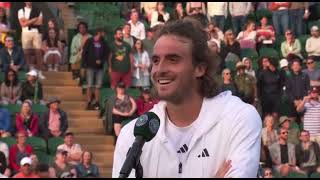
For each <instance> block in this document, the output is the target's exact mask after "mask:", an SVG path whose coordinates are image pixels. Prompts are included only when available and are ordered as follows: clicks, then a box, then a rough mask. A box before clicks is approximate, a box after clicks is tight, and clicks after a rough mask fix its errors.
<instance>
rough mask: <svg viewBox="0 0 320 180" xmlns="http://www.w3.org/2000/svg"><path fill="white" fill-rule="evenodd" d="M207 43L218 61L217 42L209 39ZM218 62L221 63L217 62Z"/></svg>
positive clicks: (219, 50) (218, 48) (218, 47)
mask: <svg viewBox="0 0 320 180" xmlns="http://www.w3.org/2000/svg"><path fill="white" fill-rule="evenodd" d="M207 43H208V46H209V49H210V50H211V51H212V53H214V54H216V55H217V56H218V57H219V59H220V56H219V53H220V52H221V49H220V46H218V44H217V42H216V41H215V40H214V39H211V40H209V41H207ZM219 62H221V61H220V60H219Z"/></svg>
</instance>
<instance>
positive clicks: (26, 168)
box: [13, 157, 40, 178]
mask: <svg viewBox="0 0 320 180" xmlns="http://www.w3.org/2000/svg"><path fill="white" fill-rule="evenodd" d="M31 164H32V160H31V158H29V157H24V158H23V159H21V161H20V166H21V168H20V170H19V173H17V174H16V175H14V176H13V178H40V177H39V176H38V175H37V174H35V173H34V171H33V169H32V166H31Z"/></svg>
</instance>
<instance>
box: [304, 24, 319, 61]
mask: <svg viewBox="0 0 320 180" xmlns="http://www.w3.org/2000/svg"><path fill="white" fill-rule="evenodd" d="M310 33H311V37H310V38H308V39H307V41H306V52H307V53H308V56H312V57H313V58H314V60H315V61H320V31H319V27H318V26H312V27H311V29H310Z"/></svg>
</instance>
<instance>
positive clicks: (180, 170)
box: [178, 162, 182, 174]
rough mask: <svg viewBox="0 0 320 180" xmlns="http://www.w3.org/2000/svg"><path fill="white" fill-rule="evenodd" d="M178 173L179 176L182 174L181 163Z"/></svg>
mask: <svg viewBox="0 0 320 180" xmlns="http://www.w3.org/2000/svg"><path fill="white" fill-rule="evenodd" d="M178 173H179V174H181V173H182V163H181V162H180V163H179V171H178Z"/></svg>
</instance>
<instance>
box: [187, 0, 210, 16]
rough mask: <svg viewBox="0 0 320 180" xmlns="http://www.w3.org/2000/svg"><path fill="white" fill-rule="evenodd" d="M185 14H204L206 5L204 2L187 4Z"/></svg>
mask: <svg viewBox="0 0 320 180" xmlns="http://www.w3.org/2000/svg"><path fill="white" fill-rule="evenodd" d="M186 9H187V14H188V15H195V14H203V15H205V14H206V4H205V3H204V2H187V5H186Z"/></svg>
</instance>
